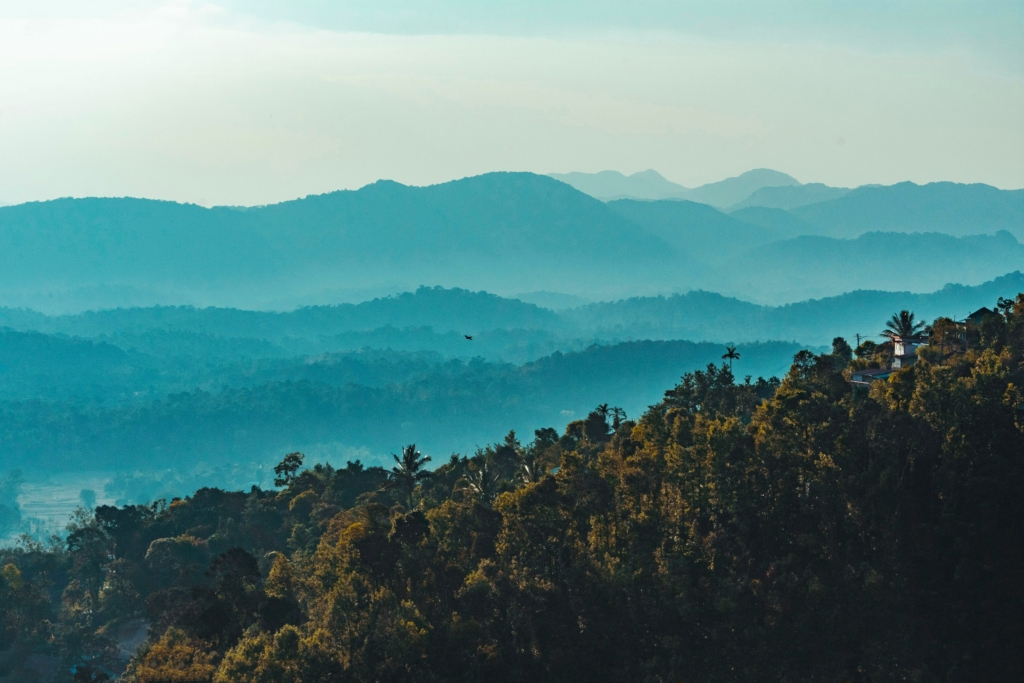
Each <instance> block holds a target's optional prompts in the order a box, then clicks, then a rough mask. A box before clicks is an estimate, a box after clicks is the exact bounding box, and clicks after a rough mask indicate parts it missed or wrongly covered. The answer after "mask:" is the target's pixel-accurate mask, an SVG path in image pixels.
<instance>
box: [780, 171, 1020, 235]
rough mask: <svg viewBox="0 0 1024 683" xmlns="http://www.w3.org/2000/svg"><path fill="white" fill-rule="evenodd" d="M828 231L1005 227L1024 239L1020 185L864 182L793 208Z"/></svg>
mask: <svg viewBox="0 0 1024 683" xmlns="http://www.w3.org/2000/svg"><path fill="white" fill-rule="evenodd" d="M792 213H793V215H795V216H796V217H797V218H799V219H800V220H803V221H805V222H807V223H810V224H812V225H814V226H816V227H817V228H818V229H819V230H820V231H821V233H820V234H823V235H827V236H830V237H857V236H859V235H861V234H863V233H865V232H878V231H885V232H942V233H946V234H948V235H953V236H955V237H963V236H966V235H977V234H981V233H989V234H991V233H994V232H996V231H998V230H1006V231H1008V232H1010V233H1012V234H1013V235H1014V236H1015V237H1016V238H1017V239H1018V240H1024V190H1000V189H998V188H995V187H992V186H991V185H983V184H980V183H976V184H971V185H965V184H962V183H949V182H941V183H928V184H927V185H917V184H915V183H911V182H904V183H897V184H896V185H886V186H865V187H858V188H857V189H855V190H851V191H850V192H849V193H847V194H845V195H843V196H842V197H839V198H837V199H832V200H829V201H824V202H818V203H816V204H808V205H806V206H801V207H797V208H794V209H793V210H792Z"/></svg>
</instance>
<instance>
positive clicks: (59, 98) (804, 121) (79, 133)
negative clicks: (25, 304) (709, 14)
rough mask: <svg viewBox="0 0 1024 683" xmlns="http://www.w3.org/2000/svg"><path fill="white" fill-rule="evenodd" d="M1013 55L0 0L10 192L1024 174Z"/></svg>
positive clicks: (2, 167) (2, 136)
mask: <svg viewBox="0 0 1024 683" xmlns="http://www.w3.org/2000/svg"><path fill="white" fill-rule="evenodd" d="M996 66H997V67H998V66H999V65H998V64H997V65H996ZM992 67H993V65H992V63H990V62H984V61H981V60H978V59H977V58H976V57H975V56H974V55H972V54H970V53H968V52H964V51H958V50H949V51H945V50H931V51H927V50H916V51H906V52H895V51H891V50H890V51H884V50H874V51H870V52H868V51H864V50H855V49H851V48H849V47H838V46H830V45H828V44H818V43H812V42H806V41H805V42H798V41H792V40H790V41H787V42H778V43H771V42H765V41H753V40H747V41H726V40H720V39H719V40H707V39H701V38H700V37H695V36H691V35H684V34H681V33H679V32H663V33H652V32H650V31H640V30H634V29H631V30H629V31H622V32H611V31H609V30H607V29H603V30H596V29H590V30H587V31H584V30H578V31H572V32H570V31H564V32H562V33H560V34H553V35H544V36H539V35H533V36H529V35H522V36H516V35H504V36H494V35H473V34H462V35H388V34H383V33H355V32H343V31H332V30H324V29H317V28H311V27H305V26H301V25H299V24H295V23H279V22H271V21H266V20H256V19H253V18H248V17H243V16H239V15H237V14H234V13H231V12H229V11H227V10H224V9H219V8H217V7H215V6H211V5H205V6H204V5H200V4H198V3H188V2H175V3H167V4H164V5H155V6H153V7H150V8H148V9H146V10H134V11H121V12H114V13H110V14H108V15H106V16H97V17H78V18H72V17H62V16H47V17H42V16H39V17H28V18H14V17H10V16H8V17H6V18H5V17H4V16H2V15H0V201H3V202H7V203H15V202H21V201H27V200H34V199H46V198H51V197H57V196H69V195H70V196H87V195H102V196H122V195H132V196H145V197H156V198H165V199H174V200H179V201H192V202H198V203H203V204H261V203H269V202H275V201H280V200H283V199H289V198H293V197H297V196H303V195H306V194H311V193H319V192H326V191H330V190H335V189H340V188H355V187H359V186H361V185H364V184H366V183H369V182H373V181H374V180H377V179H379V178H393V179H395V180H398V181H400V182H404V183H411V184H428V183H435V182H442V181H445V180H450V179H452V178H457V177H462V176H466V175H473V174H477V173H482V172H486V171H492V170H528V171H536V172H564V171H573V170H579V171H597V170H603V169H616V170H620V171H623V172H627V173H629V172H634V171H638V170H643V169H646V168H654V169H657V170H658V171H660V172H661V173H663V174H664V175H665V176H666V177H668V178H669V179H671V180H674V181H676V182H680V183H682V184H685V185H689V186H693V185H697V184H700V183H703V182H709V181H713V180H718V179H721V178H723V177H726V176H728V175H735V174H737V173H740V172H742V171H745V170H748V169H750V168H755V167H770V168H775V169H778V170H781V171H785V172H787V173H790V174H792V175H794V176H796V177H797V178H798V179H800V180H802V181H804V182H812V181H817V182H826V183H829V184H833V185H857V184H862V183H892V182H898V181H901V180H914V181H916V182H928V181H934V180H954V181H961V182H985V183H989V184H993V185H996V186H999V187H1005V188H1010V187H1012V188H1017V187H1022V186H1024V162H1022V159H1024V114H1022V112H1024V77H1022V75H1021V74H1020V73H1016V72H1015V71H1014V68H1013V66H1012V64H1011V65H1008V66H1006V67H1005V68H992Z"/></svg>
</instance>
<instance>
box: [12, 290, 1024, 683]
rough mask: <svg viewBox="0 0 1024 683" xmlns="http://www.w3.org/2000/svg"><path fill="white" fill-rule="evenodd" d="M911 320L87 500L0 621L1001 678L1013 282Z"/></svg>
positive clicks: (807, 674) (157, 660)
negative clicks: (282, 482)
mask: <svg viewBox="0 0 1024 683" xmlns="http://www.w3.org/2000/svg"><path fill="white" fill-rule="evenodd" d="M943 326H945V327H943ZM933 329H934V330H938V332H937V333H941V334H942V335H947V336H948V338H946V337H942V339H946V341H947V342H948V343H945V344H944V345H943V344H939V343H938V342H939V341H941V339H937V344H936V346H937V348H939V349H941V350H940V351H939V352H937V353H936V354H935V355H934V356H932V357H925V356H924V355H922V357H921V358H920V360H919V362H918V363H917V364H915V365H914V366H912V367H909V368H905V369H902V370H899V371H897V372H896V373H894V374H893V376H892V377H891V379H890V380H888V381H879V382H876V383H875V384H873V385H872V387H871V389H870V391H863V390H859V389H853V388H851V387H850V385H849V384H848V383H847V381H846V379H845V377H844V372H845V371H847V370H848V368H849V365H850V364H857V363H867V362H872V361H873V359H874V356H873V355H871V354H869V353H867V349H865V348H864V347H862V348H860V349H858V356H859V357H858V358H853V357H852V350H851V349H850V347H849V345H848V344H846V343H845V341H843V340H836V341H835V342H834V343H833V347H832V353H827V354H820V355H815V354H813V353H810V352H806V351H804V352H800V353H798V354H797V355H796V357H795V358H794V362H793V365H792V367H791V368H790V371H789V373H788V374H787V375H786V377H785V378H784V379H783V380H782V381H781V382H779V381H769V380H763V379H761V380H757V381H752V380H751V379H750V378H747V379H746V380H745V381H743V382H739V383H738V382H736V381H735V379H734V377H733V375H732V373H731V371H730V369H729V367H728V365H723V366H720V367H719V366H715V365H711V366H708V367H707V368H706V369H705V370H701V371H697V372H693V373H689V374H687V375H686V376H684V377H683V378H682V381H681V382H680V383H679V384H678V385H677V386H676V387H674V388H673V389H671V390H669V391H668V392H666V394H665V397H664V399H663V400H662V401H661V402H660V403H658V404H657V405H654V406H652V407H651V408H650V409H649V410H648V411H647V412H646V413H644V414H643V415H642V416H641V417H640V418H639V419H638V420H636V421H631V420H627V419H625V416H624V415H621V414H620V413H619V412H618V411H617V410H616V409H615V408H613V407H610V406H608V405H601V406H598V408H597V409H595V410H594V411H592V412H591V413H590V414H588V415H587V416H586V418H584V419H581V420H577V421H574V422H572V423H570V424H569V425H568V427H567V428H566V430H565V432H564V433H563V434H558V433H557V432H553V430H549V429H544V430H538V431H537V432H536V434H535V438H534V440H533V441H532V442H530V443H528V444H524V443H522V442H521V441H520V439H519V437H518V436H517V435H516V434H515V433H514V432H510V433H508V434H507V435H506V437H505V438H504V439H502V440H501V441H499V442H498V443H496V444H493V445H491V446H488V447H486V448H482V449H479V450H478V451H477V452H476V453H475V454H474V455H472V456H471V457H464V456H458V455H454V456H452V457H451V458H450V459H449V460H448V461H446V462H444V463H443V464H441V465H440V466H439V467H438V468H437V469H436V470H434V471H433V472H432V473H431V476H430V477H423V476H419V475H421V474H424V471H423V470H422V464H423V463H424V461H425V459H424V458H423V456H422V454H420V453H419V452H418V451H417V450H416V448H415V447H414V446H409V447H407V448H405V449H403V452H402V456H400V457H396V460H398V464H397V466H396V467H395V468H394V470H393V471H392V472H390V473H389V472H387V471H385V470H383V469H381V468H364V467H363V466H362V465H361V464H359V463H349V464H348V466H347V467H346V468H344V469H334V468H332V467H329V466H324V465H318V466H315V467H313V468H310V469H306V470H300V469H299V468H298V467H295V468H294V469H292V468H289V469H288V482H287V487H286V488H284V489H282V490H280V491H273V492H268V491H261V490H259V489H258V488H253V490H251V491H250V492H248V493H240V492H239V493H231V492H225V491H220V490H217V489H202V490H200V491H197V492H196V493H195V494H194V495H192V496H190V497H188V498H185V499H182V500H176V501H173V502H172V503H171V504H170V505H159V504H158V505H153V506H145V507H139V506H135V507H126V508H109V507H101V508H99V509H98V510H97V511H96V513H95V515H94V516H89V515H81V516H80V517H79V519H77V520H76V521H75V523H74V525H73V528H72V529H71V530H70V534H69V536H68V542H67V543H66V544H62V545H60V546H54V547H50V548H47V547H44V546H41V545H38V544H36V545H31V544H29V545H25V546H23V547H21V548H19V549H16V550H7V551H2V552H0V566H2V567H3V570H2V572H0V577H2V579H0V591H2V596H3V601H0V609H2V618H3V621H2V622H0V623H2V624H3V628H4V629H6V630H5V633H6V634H13V638H14V640H15V641H16V646H15V649H17V648H21V649H20V650H19V651H21V652H27V651H28V649H29V646H30V645H31V647H42V648H46V647H51V648H52V647H59V648H63V650H62V651H63V652H66V653H67V654H68V656H78V657H82V656H90V657H92V659H91V660H90V661H102V658H103V657H104V656H107V655H105V654H104V653H107V652H109V646H110V643H109V640H105V639H104V638H105V635H104V634H106V633H108V632H109V630H110V627H111V625H112V624H116V623H119V622H120V621H123V620H125V619H129V618H132V617H137V616H142V615H145V616H146V617H147V618H148V619H149V620H150V631H151V640H150V641H149V644H148V645H146V646H145V647H144V648H143V649H142V650H141V651H140V652H139V653H138V654H137V655H136V657H135V658H134V660H133V662H132V664H131V666H130V667H129V671H128V673H127V674H126V678H125V680H127V681H136V682H138V683H142V682H144V681H146V682H154V681H217V682H221V681H252V682H256V681H259V682H261V683H262V682H264V681H267V682H269V681H295V682H298V681H303V682H308V681H325V682H326V681H465V680H495V681H587V680H604V681H637V680H645V681H666V682H667V681H679V680H686V681H749V680H778V681H794V682H795V681H902V680H915V681H976V680H1010V679H1012V678H1013V677H1015V675H1016V673H1017V672H1019V671H1020V669H1021V666H1022V661H1021V657H1022V655H1021V653H1022V652H1024V649H1022V648H1021V647H1020V645H1021V643H1022V642H1024V626H1022V622H1021V620H1020V618H1019V617H1020V614H1021V611H1022V609H1024V590H1022V584H1021V582H1020V576H1021V575H1022V573H1024V541H1022V539H1024V499H1022V498H1021V496H1020V495H1019V492H1020V490H1021V487H1022V486H1024V392H1022V390H1021V387H1024V295H1022V296H1020V297H1018V298H1017V299H1016V300H1014V301H1013V302H1010V303H1007V304H1006V305H1003V306H1001V307H1000V308H999V312H998V313H997V314H996V315H995V316H994V317H991V318H989V319H986V320H984V321H982V323H981V324H979V325H977V326H967V327H965V326H962V325H961V326H960V327H959V328H954V327H950V326H949V325H947V324H946V323H944V322H943V323H941V324H939V323H938V322H937V323H936V325H935V326H934V328H933ZM957 330H959V331H957ZM953 342H955V343H953ZM880 348H881V347H878V348H876V349H875V351H876V352H878V351H879V349H880ZM297 461H298V458H293V459H292V461H291V462H292V463H295V462H297ZM395 482H401V485H398V484H397V483H395ZM413 503H415V505H414V504H413ZM54 595H56V596H59V600H53V599H51V598H50V597H49V596H54ZM8 637H11V635H8Z"/></svg>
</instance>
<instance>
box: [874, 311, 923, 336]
mask: <svg viewBox="0 0 1024 683" xmlns="http://www.w3.org/2000/svg"><path fill="white" fill-rule="evenodd" d="M923 329H924V323H923V322H921V321H919V320H914V314H913V313H911V312H910V311H906V310H904V311H900V312H899V313H893V316H892V318H890V319H889V322H887V323H885V329H884V330H882V336H883V337H885V338H886V339H892V338H893V337H913V336H914V335H916V334H917V333H918V332H920V331H921V330H923Z"/></svg>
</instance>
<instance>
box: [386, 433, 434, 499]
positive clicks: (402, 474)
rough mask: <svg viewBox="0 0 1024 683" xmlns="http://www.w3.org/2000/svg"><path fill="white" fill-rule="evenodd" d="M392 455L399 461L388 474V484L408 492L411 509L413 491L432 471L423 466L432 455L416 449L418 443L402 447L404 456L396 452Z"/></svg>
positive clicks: (407, 497) (407, 496)
mask: <svg viewBox="0 0 1024 683" xmlns="http://www.w3.org/2000/svg"><path fill="white" fill-rule="evenodd" d="M391 457H392V458H394V459H395V462H396V463H398V466H397V467H392V468H391V473H390V474H389V475H388V485H389V487H391V488H398V489H403V490H404V491H405V493H406V500H407V501H408V503H409V505H408V507H409V509H410V510H411V509H412V492H413V490H414V489H415V488H416V485H417V484H419V483H420V482H421V481H423V480H424V479H427V478H428V477H430V472H428V471H427V470H425V469H423V466H424V465H426V464H427V463H428V462H430V456H425V455H423V454H422V453H420V452H419V451H418V450H416V444H414V443H413V444H409V445H408V446H406V447H405V448H403V449H402V457H398V456H397V455H395V454H394V453H392V454H391Z"/></svg>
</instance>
